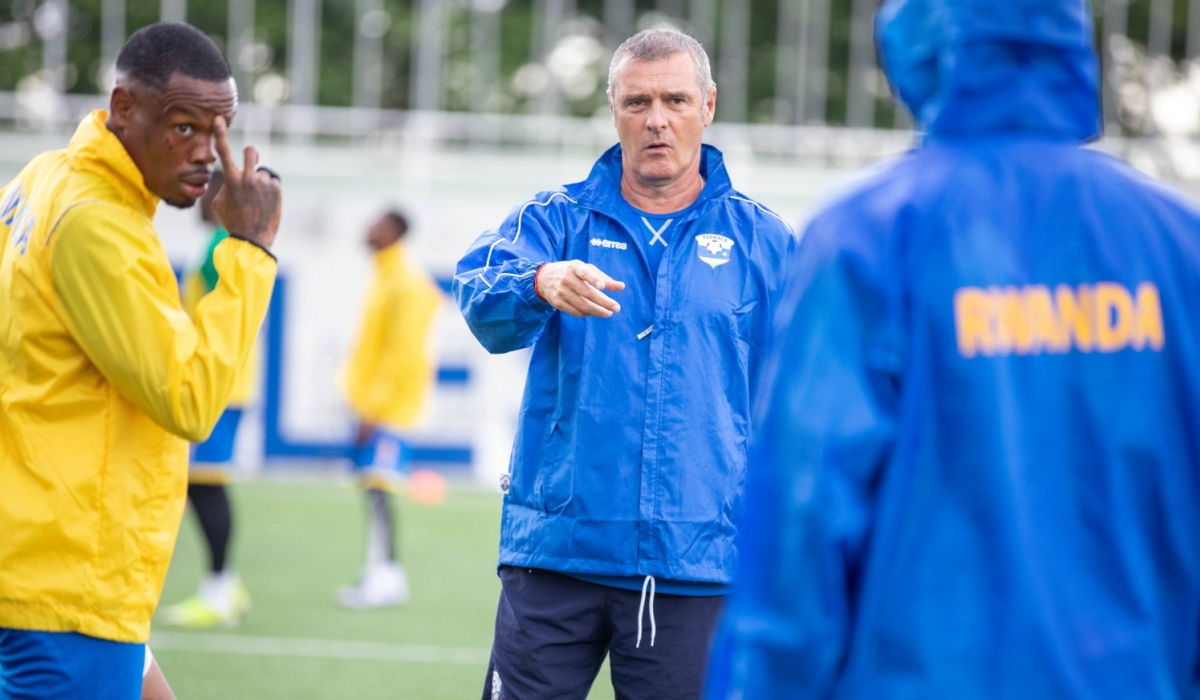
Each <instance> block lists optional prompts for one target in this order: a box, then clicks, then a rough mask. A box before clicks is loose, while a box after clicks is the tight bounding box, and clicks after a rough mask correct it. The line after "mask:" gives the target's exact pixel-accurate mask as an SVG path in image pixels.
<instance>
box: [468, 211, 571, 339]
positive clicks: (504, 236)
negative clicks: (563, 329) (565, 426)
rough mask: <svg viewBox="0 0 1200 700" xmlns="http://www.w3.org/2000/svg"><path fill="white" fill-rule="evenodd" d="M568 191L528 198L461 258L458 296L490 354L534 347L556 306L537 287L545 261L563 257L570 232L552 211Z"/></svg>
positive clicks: (478, 337)
mask: <svg viewBox="0 0 1200 700" xmlns="http://www.w3.org/2000/svg"><path fill="white" fill-rule="evenodd" d="M565 197H566V195H564V194H562V193H559V192H556V193H553V194H551V195H549V196H548V197H547V196H540V197H539V198H538V199H535V200H533V201H530V202H527V203H525V204H523V205H521V206H520V207H517V209H516V210H514V212H513V213H512V214H511V215H510V216H509V218H508V220H507V221H505V222H504V224H503V225H502V226H501V227H500V228H499V229H496V230H494V231H488V232H487V233H485V234H483V235H482V236H480V237H479V238H478V239H477V240H476V241H475V243H473V244H472V245H471V247H470V248H469V249H468V250H467V253H466V255H464V256H463V257H462V259H461V260H459V263H458V270H457V274H456V275H455V277H454V285H453V290H454V299H455V301H457V302H458V308H459V310H460V311H462V315H463V318H464V319H466V321H467V325H468V326H469V327H470V328H471V332H472V333H474V334H475V337H476V338H477V339H478V340H479V342H480V343H481V344H482V345H483V347H484V348H486V349H487V351H488V352H491V353H496V354H499V353H505V352H511V351H513V350H518V349H520V348H526V347H529V346H530V345H533V343H534V342H536V341H537V339H538V338H539V337H540V336H541V334H542V331H543V330H544V329H545V327H546V322H547V321H549V320H550V318H551V317H552V316H553V315H554V314H555V313H556V312H557V310H556V309H555V308H554V307H553V306H550V305H549V304H547V303H546V302H545V301H543V300H542V298H541V297H539V296H538V295H537V292H536V291H534V286H533V283H534V278H535V276H536V275H537V270H538V268H539V267H541V266H542V265H543V264H544V263H547V262H557V261H560V260H562V255H563V253H562V251H563V241H564V240H565V237H566V236H565V232H564V230H563V227H562V224H561V221H557V222H556V221H555V217H554V216H553V213H552V212H549V211H548V209H550V208H551V207H553V205H554V203H555V200H556V199H559V198H565Z"/></svg>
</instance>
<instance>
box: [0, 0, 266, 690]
mask: <svg viewBox="0 0 1200 700" xmlns="http://www.w3.org/2000/svg"><path fill="white" fill-rule="evenodd" d="M236 107H237V88H236V86H235V85H234V83H233V80H232V78H231V77H230V72H229V65H228V64H227V63H226V62H225V59H224V58H223V57H222V56H221V53H220V51H219V50H218V49H217V47H216V46H215V45H214V44H213V43H212V41H211V40H209V39H208V37H206V36H205V35H204V34H203V33H202V32H200V31H198V30H196V29H194V28H192V27H189V26H187V25H184V24H173V23H172V24H158V25H152V26H150V27H146V28H144V29H142V30H140V31H138V32H136V33H134V34H133V36H131V37H130V39H129V41H128V42H127V43H126V44H125V46H124V47H123V48H122V50H121V52H120V54H119V56H118V59H117V83H116V87H115V88H114V89H113V92H112V96H111V99H110V110H109V111H108V112H104V111H96V112H93V113H92V114H90V115H88V116H87V117H86V118H85V119H84V120H83V122H82V123H81V124H80V126H79V129H78V130H77V131H76V133H75V136H74V137H73V138H72V139H71V142H70V144H69V146H68V147H67V148H66V149H64V150H59V151H50V152H47V153H43V154H42V155H39V156H37V157H36V158H34V159H33V160H32V161H31V162H30V163H29V164H28V165H27V166H26V167H25V168H24V169H23V170H22V171H21V172H20V174H18V175H17V177H16V179H14V180H13V181H12V182H10V183H8V184H7V185H5V186H4V187H3V189H2V191H0V698H3V699H4V700H10V699H16V698H20V699H25V698H49V699H53V700H65V699H66V698H89V700H133V699H134V698H138V697H139V696H140V695H141V689H142V676H143V668H144V665H145V661H146V660H147V653H146V647H145V642H146V640H147V638H148V637H149V633H150V618H151V616H152V615H153V613H154V608H155V606H156V605H157V604H158V598H159V594H160V592H161V590H162V583H163V578H164V577H165V575H166V570H167V564H168V561H169V560H170V556H171V550H172V548H173V546H174V543H175V535H176V532H177V530H178V527H179V519H180V517H181V515H182V513H183V505H184V494H185V491H186V480H187V450H188V441H189V440H192V441H201V440H204V439H205V438H206V437H207V436H208V434H209V432H210V431H211V430H212V427H213V425H214V424H215V423H216V421H217V418H218V417H219V416H220V415H221V412H222V411H223V410H224V409H225V405H226V403H227V402H228V400H229V395H230V393H231V392H232V390H233V384H234V381H235V379H236V374H237V370H238V368H239V367H240V366H241V364H242V363H243V362H245V359H246V356H247V355H248V354H249V353H250V349H251V347H252V345H253V342H254V338H255V336H256V334H257V333H258V328H259V326H260V325H261V323H262V319H263V317H264V315H265V314H266V311H267V305H268V303H269V301H270V296H271V290H272V286H273V284H274V280H275V260H274V257H273V256H272V255H271V254H270V253H269V252H268V251H269V249H270V246H271V244H272V242H273V241H274V238H275V232H276V230H277V229H278V226H279V214H280V191H279V185H278V181H277V180H275V179H273V178H272V177H270V175H269V172H261V171H258V170H257V169H256V167H255V166H256V164H257V152H255V151H254V149H253V148H247V149H246V152H245V156H244V163H245V167H244V169H243V168H239V167H238V166H237V164H236V163H235V162H234V159H233V156H232V154H231V153H230V150H229V143H228V141H227V139H226V131H225V130H226V124H227V123H228V121H229V120H230V119H231V118H232V117H233V114H234V111H235V110H236ZM214 148H215V151H214ZM218 156H219V157H220V158H221V160H222V162H223V165H224V170H225V186H224V187H223V188H222V191H221V194H220V195H219V196H218V197H217V199H216V202H215V207H216V210H217V213H218V214H219V216H220V217H221V220H222V221H223V222H224V223H225V225H226V228H227V229H228V230H229V231H230V240H228V241H226V242H224V243H222V244H221V245H220V246H219V247H218V249H217V251H216V260H215V262H216V266H217V268H218V269H219V270H220V273H221V281H220V283H219V284H218V285H217V288H216V289H215V290H213V292H212V293H211V294H209V295H208V296H207V297H205V299H204V301H203V302H202V303H201V304H200V306H199V308H198V309H197V312H196V316H195V317H194V318H191V317H189V316H188V315H187V314H186V313H185V312H184V310H183V308H182V305H181V303H180V298H179V290H178V287H177V286H176V283H175V275H174V273H173V271H172V268H171V264H170V262H169V261H168V259H167V255H166V252H165V251H164V250H163V247H162V243H161V242H160V240H159V238H158V235H157V233H156V232H155V230H154V225H153V217H154V213H155V210H156V209H157V206H158V203H159V201H160V200H162V201H166V202H167V203H168V204H170V205H172V206H176V207H188V206H191V205H192V204H194V203H195V201H196V200H197V199H198V198H199V197H200V196H201V195H203V194H204V192H205V189H206V186H207V184H208V180H209V174H210V172H211V170H212V167H213V164H214V162H215V161H216V159H217V157H218Z"/></svg>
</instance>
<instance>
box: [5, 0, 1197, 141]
mask: <svg viewBox="0 0 1200 700" xmlns="http://www.w3.org/2000/svg"><path fill="white" fill-rule="evenodd" d="M43 1H44V0H10V1H9V2H8V3H7V7H5V5H4V3H0V90H15V89H17V88H18V85H19V84H20V83H21V81H22V80H26V79H28V78H29V77H30V76H34V77H36V76H37V74H38V72H39V70H40V69H41V62H42V47H41V44H40V41H39V39H38V35H37V31H36V29H35V27H36V25H37V22H36V16H37V11H38V8H39V7H40V5H41V3H42V2H43ZM714 1H715V2H716V3H717V5H718V6H720V5H721V4H722V3H728V2H748V3H749V5H750V21H751V29H750V37H751V41H750V64H749V70H748V74H747V85H746V93H747V104H746V115H747V119H748V120H749V121H752V122H771V121H783V122H793V121H797V117H796V116H795V115H794V114H793V113H792V111H791V109H790V107H789V106H787V105H785V106H782V107H781V105H780V104H779V102H778V100H777V99H776V98H777V97H782V99H784V100H785V101H787V100H788V99H790V98H789V95H790V93H785V94H783V95H777V94H776V88H777V85H776V82H777V73H778V72H777V61H779V60H795V59H794V58H792V57H794V56H795V53H794V51H793V49H794V47H783V48H784V49H785V50H783V51H780V50H779V49H780V47H779V46H777V44H778V41H779V37H780V36H781V29H780V24H781V22H782V20H783V18H781V16H780V8H781V4H780V0H714ZM788 1H789V2H796V3H800V2H802V0H788ZM1161 1H1163V0H1129V2H1128V7H1129V21H1128V34H1129V36H1131V37H1132V38H1133V39H1134V40H1135V41H1138V42H1139V43H1142V44H1144V43H1145V41H1146V37H1147V36H1148V35H1149V32H1150V27H1149V25H1150V14H1151V4H1152V3H1153V2H1161ZM1166 1H1170V2H1173V3H1174V4H1173V11H1174V18H1173V24H1172V47H1171V53H1172V56H1173V57H1174V58H1176V59H1182V58H1183V54H1184V52H1185V50H1186V48H1187V40H1188V36H1187V34H1188V26H1187V6H1188V2H1189V0H1166ZM69 2H70V28H69V32H70V34H69V49H68V62H69V64H70V68H69V69H68V75H67V81H66V82H67V84H68V86H69V87H68V89H69V91H71V92H75V93H95V92H97V91H99V90H100V89H101V85H102V82H103V80H102V75H103V73H102V69H103V66H102V65H101V58H100V24H101V18H100V10H101V4H102V2H103V0H69ZM479 2H480V0H443V5H442V6H443V8H445V11H446V22H445V26H446V35H445V38H444V43H443V47H444V55H445V63H444V65H443V72H442V82H443V89H442V106H443V108H444V109H449V110H468V109H471V108H472V105H476V106H477V105H479V104H480V103H481V101H480V100H479V99H475V96H474V95H473V94H472V92H473V91H474V90H479V89H485V90H487V91H488V99H486V100H483V103H484V104H486V105H487V109H489V110H491V111H501V112H525V111H535V110H536V109H537V108H538V104H539V100H538V98H537V97H529V96H527V95H524V94H522V93H521V91H520V90H519V89H516V88H515V87H514V76H516V75H517V74H518V71H519V69H520V68H521V67H522V66H524V65H526V64H528V63H530V62H537V61H539V60H542V59H543V57H541V56H534V55H533V54H534V48H533V47H534V42H535V39H534V37H535V35H536V33H537V28H536V27H535V26H534V20H535V15H536V12H535V6H536V5H537V3H538V0H508V2H507V3H505V4H504V6H503V8H502V9H501V10H499V18H498V23H499V27H500V47H499V65H498V67H495V68H494V70H495V72H496V75H497V78H496V79H495V80H494V81H491V83H488V84H483V85H482V88H481V80H480V78H479V76H477V75H475V73H474V72H473V71H474V68H473V64H472V48H473V46H472V27H471V21H472V16H473V14H472V12H471V7H472V4H473V3H475V4H478V3H479ZM829 2H830V20H831V21H830V27H829V32H828V36H829V50H828V81H827V94H826V98H825V104H824V105H823V107H824V109H821V108H820V107H817V108H814V107H812V106H810V107H809V108H808V110H807V111H808V118H809V119H810V120H813V119H814V118H815V120H817V121H822V119H820V117H821V115H822V112H823V115H824V119H823V121H825V122H826V123H830V124H841V123H845V115H846V109H847V94H848V92H849V91H848V87H847V86H848V80H849V77H848V69H847V63H848V61H849V55H850V45H851V39H852V37H851V34H852V26H853V23H852V21H851V13H852V5H853V4H857V5H859V6H860V7H863V6H869V7H871V8H874V7H876V6H877V5H878V0H867V1H866V2H859V3H854V1H853V0H829ZM414 4H415V0H383V6H384V10H385V11H386V12H387V14H388V15H389V17H390V24H389V26H388V27H387V31H386V33H385V34H384V36H383V37H382V44H383V75H382V106H383V107H386V108H396V109H404V108H407V107H408V106H409V105H410V101H411V87H410V84H411V82H412V81H411V73H412V66H413V56H414V50H415V47H414V29H415V27H414V25H415V16H414ZM604 4H605V3H604V0H577V1H576V3H575V5H576V17H577V18H581V19H584V20H585V21H584V22H572V23H564V25H563V27H564V28H568V27H569V28H573V30H574V31H584V32H588V33H590V34H591V35H593V36H594V37H595V38H596V39H598V40H601V41H603V40H604V36H603V34H604V25H603V10H604ZM1113 4H1114V0H1094V5H1095V6H1096V7H1097V9H1098V10H1100V11H1101V15H1102V10H1103V9H1104V7H1105V6H1109V5H1113ZM1116 4H1118V5H1119V4H1121V3H1120V2H1117V3H1116ZM694 5H696V3H695V2H694V0H673V1H672V0H636V13H635V14H636V16H637V17H638V18H639V19H640V21H643V22H644V21H646V20H647V19H648V18H650V17H652V16H653V15H652V14H651V13H654V12H656V11H659V10H664V9H665V10H668V11H670V10H671V9H672V8H674V9H675V11H683V12H687V11H688V9H689V8H690V7H692V6H694ZM160 6H161V3H160V0H126V28H127V31H133V30H134V29H136V28H137V27H140V26H143V25H145V24H148V23H150V22H153V21H156V20H157V19H158V17H159V12H160ZM228 6H229V2H228V0H189V2H188V21H190V22H191V23H193V24H195V25H196V26H197V27H199V28H201V29H202V30H204V31H205V32H207V33H208V34H209V35H210V36H212V37H213V39H214V40H215V41H217V43H218V45H220V46H222V47H224V46H225V39H226V32H227V31H228V19H227V12H228V10H229V7H228ZM321 6H322V14H321V27H320V49H319V50H320V56H319V60H318V66H319V70H320V74H319V76H318V79H317V102H318V103H319V104H321V105H331V106H348V105H350V104H351V103H352V101H353V71H354V39H355V32H356V16H355V12H356V7H355V6H356V1H355V0H322V2H321ZM796 7H800V6H799V5H797V6H796ZM721 16H723V15H719V17H721ZM673 21H674V23H675V24H677V25H678V26H680V27H682V28H684V29H691V28H692V27H690V26H689V23H688V21H687V18H686V17H678V18H673ZM860 22H861V20H860ZM717 25H718V26H717V29H716V34H717V36H716V37H715V41H713V42H710V44H715V45H709V46H707V47H706V48H708V50H709V54H710V56H711V57H712V60H713V63H714V73H715V74H716V75H720V62H721V57H722V53H721V41H722V40H723V37H722V32H723V31H725V29H724V27H725V23H724V22H722V21H720V20H718V22H717ZM857 26H858V27H860V31H861V27H863V26H864V25H862V24H861V23H860V24H858V25H857ZM1099 29H1100V30H1101V31H1102V21H1101V23H1100V27H1099ZM797 32H798V30H797ZM255 35H256V41H257V42H259V43H260V44H261V47H260V49H261V50H260V52H259V55H260V56H261V57H265V60H261V61H258V62H257V64H256V65H254V66H253V68H252V70H250V71H249V78H250V82H251V85H243V86H242V92H243V98H244V99H253V97H252V96H253V93H254V90H253V81H255V80H257V79H258V78H260V77H262V76H263V75H267V74H276V75H281V76H286V75H287V56H288V53H287V52H288V2H287V0H256V2H255ZM785 36H790V35H787V34H785ZM603 48H604V51H605V52H607V54H610V53H611V51H612V50H613V49H614V48H615V46H612V45H611V43H610V42H605V44H604V46H603ZM234 60H236V57H235V59H234ZM596 72H598V73H599V83H598V85H597V87H596V89H595V90H593V91H591V92H590V94H588V95H586V96H580V97H576V98H571V99H566V98H564V99H563V100H562V101H561V102H560V103H559V104H560V108H561V109H562V111H564V112H566V113H570V114H576V115H590V114H593V113H595V112H596V111H597V110H599V109H603V107H604V92H603V91H604V75H603V70H602V68H601V69H598V70H597V71H596ZM856 79H859V80H864V81H865V80H867V79H868V77H864V76H859V77H858V78H856ZM879 87H880V89H879V90H878V92H879V93H880V94H879V95H878V99H877V100H876V104H875V123H876V124H877V125H880V126H890V125H892V124H893V123H894V122H895V121H896V119H897V115H896V113H895V108H894V106H893V105H892V103H891V100H890V99H888V98H887V95H886V91H885V90H883V89H882V86H879Z"/></svg>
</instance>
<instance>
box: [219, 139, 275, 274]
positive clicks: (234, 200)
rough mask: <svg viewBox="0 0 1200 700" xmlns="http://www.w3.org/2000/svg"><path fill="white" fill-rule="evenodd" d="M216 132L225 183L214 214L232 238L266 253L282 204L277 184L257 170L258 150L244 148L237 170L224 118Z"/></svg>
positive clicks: (266, 174) (267, 175)
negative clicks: (247, 241)
mask: <svg viewBox="0 0 1200 700" xmlns="http://www.w3.org/2000/svg"><path fill="white" fill-rule="evenodd" d="M215 131H216V139H217V155H218V156H220V158H221V167H222V168H224V170H225V183H224V185H222V187H221V191H220V192H218V193H217V196H216V198H214V199H213V210H214V211H216V213H217V216H218V217H220V219H221V223H222V224H224V226H225V230H226V231H229V234H230V235H231V236H237V237H239V238H245V239H247V240H250V241H252V242H254V243H257V244H258V245H260V246H262V247H263V248H266V249H268V250H269V249H270V248H271V244H272V243H274V242H275V232H276V231H277V230H278V229H279V215H280V211H281V205H282V203H283V197H282V195H281V193H280V190H279V180H278V179H276V178H274V177H272V176H271V174H270V173H269V172H266V171H259V170H258V150H257V149H256V148H254V146H246V151H245V155H244V157H243V166H244V167H242V168H239V167H238V166H237V163H235V162H234V160H233V153H232V152H231V151H230V150H229V137H228V134H227V130H226V125H225V119H224V118H223V117H217V121H216V128H215Z"/></svg>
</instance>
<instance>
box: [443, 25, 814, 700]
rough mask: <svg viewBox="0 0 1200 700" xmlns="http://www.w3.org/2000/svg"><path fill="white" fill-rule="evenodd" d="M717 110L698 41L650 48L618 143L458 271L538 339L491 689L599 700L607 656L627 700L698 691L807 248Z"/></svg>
mask: <svg viewBox="0 0 1200 700" xmlns="http://www.w3.org/2000/svg"><path fill="white" fill-rule="evenodd" d="M715 101H716V90H715V87H713V84H712V78H711V72H710V69H709V65H708V58H707V56H706V55H705V54H704V50H703V49H702V48H701V47H700V45H699V44H698V43H696V42H695V40H694V39H692V38H690V37H688V36H686V35H684V34H681V33H679V32H675V31H669V30H652V31H647V32H642V33H640V34H638V35H636V36H634V37H633V38H631V39H630V40H628V41H627V42H626V43H625V44H624V45H622V47H621V48H619V49H618V50H617V52H616V55H615V56H614V58H613V65H612V70H611V72H610V80H609V102H610V108H611V109H612V112H613V119H614V123H615V124H616V126H617V132H618V135H619V137H620V144H619V145H617V146H614V147H613V148H612V149H610V150H609V151H608V152H607V153H605V154H604V155H603V156H602V157H601V158H600V160H599V161H598V162H597V163H596V165H595V167H594V168H593V169H592V172H591V175H589V177H588V179H587V180H585V181H584V182H580V183H577V184H573V185H568V186H566V187H565V188H563V189H561V190H558V191H554V192H543V193H541V194H539V195H537V196H536V197H535V198H534V199H532V200H530V201H528V202H525V203H524V204H521V205H519V206H518V207H516V208H515V209H514V210H513V212H512V214H511V215H510V216H509V217H508V219H507V221H505V222H504V224H503V225H502V226H501V227H500V228H499V229H498V230H495V231H491V232H489V233H486V234H484V235H483V236H481V237H480V238H479V239H478V240H477V241H476V242H475V244H474V245H473V246H472V247H471V249H470V250H469V251H468V252H467V253H466V255H465V256H464V258H463V259H462V261H461V262H460V263H459V266H458V274H457V276H456V278H455V282H454V293H455V296H456V298H457V300H458V303H459V306H460V308H461V310H462V313H463V316H464V317H465V318H466V320H467V323H468V324H469V325H470V327H471V330H472V331H473V332H474V334H475V336H476V337H477V338H478V339H479V341H480V342H481V343H482V344H483V345H484V347H486V348H487V349H488V350H489V351H491V352H494V353H503V352H509V351H512V350H516V349H518V348H524V347H529V346H533V356H532V359H531V361H530V366H529V375H528V379H527V382H526V388H525V395H524V399H523V403H522V407H521V412H520V419H519V425H518V429H517V436H516V440H515V443H514V446H513V454H512V461H511V467H510V469H511V472H510V475H508V476H507V477H506V479H505V483H506V484H508V486H507V495H506V497H505V499H504V509H503V520H502V526H501V534H500V578H501V582H502V589H503V590H502V595H501V600H500V605H499V610H498V613H497V620H496V636H495V641H494V644H493V654H492V669H491V670H490V672H489V674H488V682H487V687H486V689H485V693H484V697H486V698H493V697H495V698H499V697H507V698H517V699H519V700H525V699H530V700H539V699H541V698H584V697H586V695H587V692H588V688H590V686H591V684H592V682H593V680H594V678H595V676H596V674H597V672H598V670H599V668H600V665H601V662H602V661H603V660H604V657H605V654H606V653H610V661H611V667H612V671H613V684H614V686H615V688H616V690H617V695H618V697H623V698H656V699H668V700H669V699H670V698H680V699H685V698H686V699H688V700H694V699H695V698H698V697H699V695H700V692H701V691H700V687H701V682H702V680H703V668H704V662H705V658H706V652H707V644H708V639H709V635H710V632H711V630H712V626H713V625H714V624H715V620H716V613H717V611H718V609H719V607H720V605H721V602H722V600H723V596H724V594H725V593H726V592H727V591H728V589H729V586H730V583H731V582H732V580H733V573H734V570H735V568H736V566H735V565H736V559H737V550H736V548H735V546H734V535H735V534H736V531H737V525H736V520H735V515H736V513H737V511H738V505H739V503H740V500H741V492H742V484H743V481H744V478H745V465H746V458H745V454H746V446H747V440H748V437H749V435H750V428H751V425H750V408H749V406H750V396H751V394H752V393H753V392H754V390H755V387H756V386H757V384H758V383H759V381H760V376H761V368H762V359H763V356H764V354H765V353H764V351H763V341H764V339H765V338H766V336H767V331H768V330H769V323H770V319H771V318H772V315H773V312H774V308H775V306H776V302H777V300H778V299H779V298H780V297H781V295H782V289H783V288H784V284H783V277H782V275H783V270H784V268H785V267H786V265H785V258H787V257H788V256H789V255H790V254H791V253H792V251H793V250H794V247H795V238H794V236H793V235H792V232H791V230H790V229H789V228H788V226H787V225H786V224H785V223H783V222H782V221H781V220H780V219H779V218H778V217H777V216H776V215H774V214H773V213H771V212H770V211H769V210H767V209H766V208H764V207H763V206H761V205H760V204H758V203H756V202H755V201H753V200H751V199H749V198H748V197H746V196H744V195H742V194H739V193H738V192H737V191H735V190H734V189H733V188H732V186H731V184H730V181H729V177H728V175H727V173H726V171H725V166H724V163H723V161H722V158H721V154H720V152H718V151H717V150H716V149H715V148H712V147H710V146H706V145H704V146H702V144H701V137H702V135H703V132H704V129H705V127H706V126H707V125H708V124H709V122H710V121H711V120H712V115H713V110H714V108H715ZM656 593H657V598H656V595H655V594H656Z"/></svg>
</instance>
